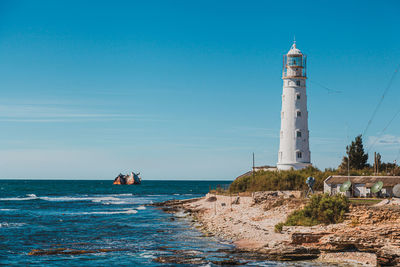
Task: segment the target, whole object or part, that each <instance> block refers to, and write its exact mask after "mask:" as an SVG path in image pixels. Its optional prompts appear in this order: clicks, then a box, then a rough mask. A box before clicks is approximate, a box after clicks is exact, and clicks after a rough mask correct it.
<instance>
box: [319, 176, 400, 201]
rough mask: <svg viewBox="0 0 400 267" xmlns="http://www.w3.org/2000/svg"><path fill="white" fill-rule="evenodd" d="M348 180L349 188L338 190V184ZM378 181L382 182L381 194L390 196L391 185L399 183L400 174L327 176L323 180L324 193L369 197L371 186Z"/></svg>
mask: <svg viewBox="0 0 400 267" xmlns="http://www.w3.org/2000/svg"><path fill="white" fill-rule="evenodd" d="M347 181H350V182H351V188H350V189H349V190H348V191H346V192H340V186H341V185H342V184H343V183H344V182H347ZM378 181H381V182H383V188H382V190H381V193H380V194H381V195H383V196H392V195H393V187H394V186H395V185H397V184H400V176H340V175H333V176H329V177H328V178H326V179H325V181H324V193H327V194H329V195H336V194H343V195H345V196H347V197H371V196H372V194H371V187H372V186H373V185H374V184H375V183H376V182H378Z"/></svg>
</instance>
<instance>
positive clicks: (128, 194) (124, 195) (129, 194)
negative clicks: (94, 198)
mask: <svg viewBox="0 0 400 267" xmlns="http://www.w3.org/2000/svg"><path fill="white" fill-rule="evenodd" d="M109 196H112V197H129V196H133V194H132V193H127V194H111V195H109Z"/></svg>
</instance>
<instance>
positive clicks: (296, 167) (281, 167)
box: [276, 162, 312, 171]
mask: <svg viewBox="0 0 400 267" xmlns="http://www.w3.org/2000/svg"><path fill="white" fill-rule="evenodd" d="M308 166H312V164H311V163H309V162H308V163H307V162H295V163H278V164H277V165H276V167H277V168H278V170H282V171H289V170H292V169H293V170H301V169H304V168H307V167H308Z"/></svg>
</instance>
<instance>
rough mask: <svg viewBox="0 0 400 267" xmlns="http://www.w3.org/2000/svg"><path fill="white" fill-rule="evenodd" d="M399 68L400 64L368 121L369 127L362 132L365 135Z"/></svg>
mask: <svg viewBox="0 0 400 267" xmlns="http://www.w3.org/2000/svg"><path fill="white" fill-rule="evenodd" d="M399 68H400V64H399V66H398V67H397V68H396V70H395V71H394V73H393V75H392V77H391V78H390V80H389V83H388V85H387V86H386V88H385V91H383V94H382V97H381V99H380V100H379V102H378V105H377V106H376V107H375V110H374V112H373V113H372V116H371V118H370V119H369V121H368V123H367V127H365V130H364V132H363V134H362V135H363V136H365V134H366V133H367V130H368V128H369V126H370V125H371V123H372V120H373V119H374V118H375V115H376V113H377V112H378V109H379V108H380V106H381V105H382V102H383V99H384V98H385V95H386V93H387V92H388V91H389V88H390V87H391V86H392V83H393V81H394V78H395V77H396V74H397V72H398V71H399Z"/></svg>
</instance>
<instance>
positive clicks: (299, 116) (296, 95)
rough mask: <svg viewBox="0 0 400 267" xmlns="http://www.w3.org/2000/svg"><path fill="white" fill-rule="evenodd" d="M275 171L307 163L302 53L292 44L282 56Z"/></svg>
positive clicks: (303, 60) (308, 154)
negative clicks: (279, 129)
mask: <svg viewBox="0 0 400 267" xmlns="http://www.w3.org/2000/svg"><path fill="white" fill-rule="evenodd" d="M282 79H283V92H282V112H281V132H280V144H279V153H278V164H277V167H278V169H279V170H290V169H292V168H293V169H295V170H299V169H302V168H305V167H307V166H309V165H311V161H310V149H309V141H308V140H309V132H308V112H307V95H306V79H307V76H306V55H304V54H303V53H301V51H300V50H299V49H297V47H296V41H295V42H294V43H293V45H292V47H291V48H290V50H289V52H288V53H287V54H286V55H284V56H283V73H282Z"/></svg>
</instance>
